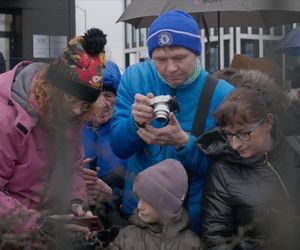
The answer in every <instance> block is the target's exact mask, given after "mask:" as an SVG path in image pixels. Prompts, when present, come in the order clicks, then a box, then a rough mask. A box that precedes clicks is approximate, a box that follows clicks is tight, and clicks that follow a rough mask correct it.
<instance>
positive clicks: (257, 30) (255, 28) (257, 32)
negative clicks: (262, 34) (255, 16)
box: [252, 27, 259, 35]
mask: <svg viewBox="0 0 300 250" xmlns="http://www.w3.org/2000/svg"><path fill="white" fill-rule="evenodd" d="M252 34H255V35H258V34H259V28H257V27H252Z"/></svg>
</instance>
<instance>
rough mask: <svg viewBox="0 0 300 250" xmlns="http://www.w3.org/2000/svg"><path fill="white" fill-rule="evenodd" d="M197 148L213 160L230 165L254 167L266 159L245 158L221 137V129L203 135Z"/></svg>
mask: <svg viewBox="0 0 300 250" xmlns="http://www.w3.org/2000/svg"><path fill="white" fill-rule="evenodd" d="M196 144H197V146H198V147H199V148H200V149H201V150H202V151H203V152H204V154H206V155H207V156H208V157H210V158H211V159H212V160H221V161H225V162H228V163H230V164H234V165H239V166H246V167H252V166H255V165H256V163H259V162H263V161H264V160H265V157H264V156H263V157H252V158H247V159H245V158H243V157H241V156H240V155H239V153H238V152H237V151H236V150H234V149H232V147H231V146H230V145H229V144H228V142H226V140H225V139H224V138H223V137H222V136H221V135H220V132H219V128H218V127H216V128H213V129H212V130H210V131H208V132H206V133H204V134H202V135H201V136H200V137H199V138H198V139H197V141H196Z"/></svg>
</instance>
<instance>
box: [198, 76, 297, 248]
mask: <svg viewBox="0 0 300 250" xmlns="http://www.w3.org/2000/svg"><path fill="white" fill-rule="evenodd" d="M241 81H243V82H242V85H241V87H238V88H237V89H236V90H235V91H234V92H233V93H232V94H231V95H230V96H229V97H228V98H227V100H226V101H225V102H224V103H223V105H221V106H220V108H219V109H218V111H217V112H216V113H215V114H214V115H215V118H216V120H217V123H218V125H219V128H218V129H215V130H213V131H210V132H208V133H206V134H204V135H202V136H201V137H200V138H199V140H198V145H199V146H200V148H202V150H203V151H204V152H205V153H206V154H207V155H208V156H210V157H211V158H212V159H213V160H215V164H214V165H213V166H212V167H211V169H210V172H209V174H208V177H207V181H206V184H205V189H204V195H203V210H202V237H203V241H204V244H205V248H204V249H299V242H296V237H297V235H299V207H300V206H299V204H300V202H299V201H300V196H299V190H300V174H299V167H300V164H299V154H297V152H296V151H297V149H298V150H299V145H297V144H296V143H292V142H293V139H294V138H293V137H289V138H286V137H284V136H283V135H282V132H281V122H280V121H279V119H277V117H279V115H280V114H281V113H282V112H284V109H285V105H286V101H285V96H284V93H283V92H281V90H280V89H279V88H278V87H277V86H276V84H275V83H274V81H273V80H272V79H271V78H269V77H268V76H266V75H264V74H263V73H260V72H258V71H243V72H242V80H241ZM298 152H299V151H298ZM298 238H299V237H298Z"/></svg>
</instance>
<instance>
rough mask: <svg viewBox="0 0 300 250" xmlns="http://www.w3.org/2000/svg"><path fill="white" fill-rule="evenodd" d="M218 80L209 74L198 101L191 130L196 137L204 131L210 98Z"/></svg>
mask: <svg viewBox="0 0 300 250" xmlns="http://www.w3.org/2000/svg"><path fill="white" fill-rule="evenodd" d="M218 81H219V79H218V78H216V77H214V76H212V75H211V74H208V76H207V79H206V82H205V85H204V89H203V91H202V94H201V98H200V100H199V102H198V107H197V110H196V115H195V118H194V122H193V127H192V132H191V133H192V134H193V135H194V136H195V137H196V138H198V137H199V136H200V135H201V134H202V133H203V132H204V127H205V122H206V118H207V114H208V110H209V104H210V100H211V97H212V94H213V93H214V90H215V88H216V86H217V84H218Z"/></svg>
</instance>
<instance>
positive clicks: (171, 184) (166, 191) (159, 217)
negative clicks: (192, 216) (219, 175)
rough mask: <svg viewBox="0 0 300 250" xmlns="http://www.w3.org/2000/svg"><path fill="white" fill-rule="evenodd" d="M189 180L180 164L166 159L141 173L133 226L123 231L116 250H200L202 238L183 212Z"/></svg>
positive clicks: (112, 249) (118, 237)
mask: <svg viewBox="0 0 300 250" xmlns="http://www.w3.org/2000/svg"><path fill="white" fill-rule="evenodd" d="M187 189H188V177H187V174H186V171H185V169H184V167H183V166H182V164H181V163H180V162H179V161H176V160H174V159H167V160H164V161H162V162H159V163H157V164H155V165H153V166H151V167H149V168H147V169H145V170H144V171H142V172H140V173H139V174H138V175H137V177H136V179H135V182H134V184H133V190H134V192H135V193H136V195H137V196H138V199H139V201H138V207H137V210H136V213H135V214H134V215H132V216H131V217H130V218H129V221H130V222H131V223H132V225H130V226H127V227H125V228H123V229H122V230H121V231H120V233H119V234H118V236H117V237H116V239H115V240H114V242H113V243H111V245H110V246H109V247H108V249H110V250H114V249H130V250H146V249H170V250H172V249H184V250H196V249H201V244H200V238H199V237H198V236H197V235H196V234H194V233H193V232H192V231H191V230H190V229H188V226H189V224H190V220H189V217H188V214H187V212H186V211H185V209H184V208H183V202H184V199H185V196H186V193H187Z"/></svg>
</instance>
